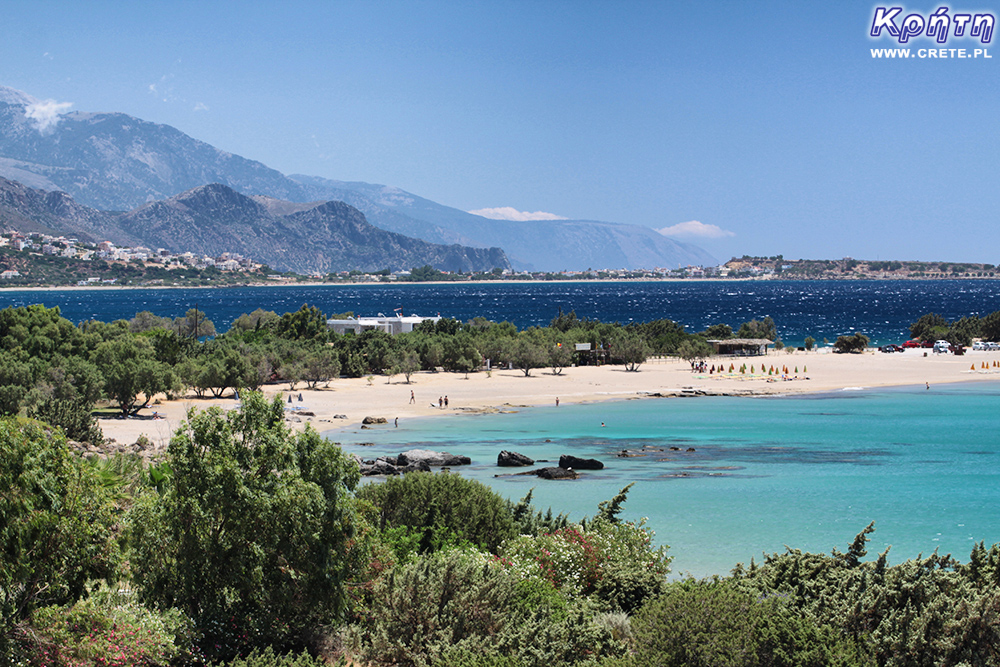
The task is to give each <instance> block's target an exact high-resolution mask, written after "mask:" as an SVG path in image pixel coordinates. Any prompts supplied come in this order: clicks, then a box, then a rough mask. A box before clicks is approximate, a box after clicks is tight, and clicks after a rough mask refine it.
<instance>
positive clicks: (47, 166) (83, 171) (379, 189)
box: [0, 86, 717, 271]
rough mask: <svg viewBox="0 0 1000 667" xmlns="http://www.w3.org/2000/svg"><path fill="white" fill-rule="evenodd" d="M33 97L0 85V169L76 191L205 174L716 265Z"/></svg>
mask: <svg viewBox="0 0 1000 667" xmlns="http://www.w3.org/2000/svg"><path fill="white" fill-rule="evenodd" d="M35 103H37V100H35V99H34V98H32V97H31V96H30V95H26V94H24V93H22V92H20V91H16V90H13V89H11V88H4V87H2V86H0V176H2V177H5V178H8V179H11V180H16V181H19V182H21V183H24V184H25V185H28V186H30V187H33V188H40V189H43V190H47V191H54V190H62V191H64V192H67V193H69V194H70V195H71V196H72V197H73V198H74V199H75V200H76V201H77V202H79V203H81V204H86V205H87V206H91V207H94V208H98V209H104V210H119V211H120V210H129V209H133V208H135V207H137V206H141V205H143V204H145V203H147V202H151V201H157V200H164V199H167V198H170V197H173V196H174V195H177V194H178V193H181V192H186V191H188V190H191V189H193V188H197V187H199V186H202V185H204V184H206V183H221V184H224V185H226V186H228V187H230V188H232V189H233V190H235V191H237V192H240V193H243V194H246V195H262V196H266V197H272V198H275V199H279V200H285V201H291V202H312V201H316V200H323V201H326V200H331V199H337V200H340V201H345V202H347V203H348V204H350V205H352V206H354V207H355V208H357V209H359V210H360V211H362V212H363V213H364V214H365V216H366V217H367V219H368V221H369V222H371V223H372V224H374V225H375V226H376V227H380V228H382V229H385V230H389V231H393V232H396V233H399V234H405V235H407V236H411V237H416V238H420V239H423V240H425V241H428V242H431V243H439V244H446V245H451V244H456V243H459V244H463V245H468V246H475V247H480V248H488V247H494V246H499V247H502V248H504V249H505V250H506V251H507V253H508V255H509V257H510V259H511V261H512V262H513V264H514V265H515V266H516V267H517V268H521V269H536V270H550V271H557V270H561V269H571V270H581V269H586V268H642V267H646V268H651V267H656V266H664V267H675V266H683V265H687V264H715V263H717V262H716V260H715V259H714V258H712V257H711V256H710V255H708V254H707V253H705V252H704V251H703V250H701V249H700V248H698V247H697V246H693V245H689V244H684V243H679V242H677V241H674V240H672V239H668V238H666V237H663V236H662V235H660V234H658V233H657V232H655V231H654V230H652V229H650V228H647V227H642V226H639V225H626V224H615V223H608V222H594V221H587V220H570V221H546V222H545V223H544V224H540V223H534V222H531V223H521V222H511V221H506V220H490V219H487V218H483V217H481V216H477V215H472V214H470V213H466V212H465V211H460V210H458V209H455V208H451V207H448V206H443V205H441V204H437V203H435V202H432V201H430V200H427V199H423V198H421V197H418V196H416V195H412V194H410V193H408V192H404V191H402V190H399V189H397V188H391V187H386V186H381V185H371V184H368V183H351V182H343V181H331V180H327V179H323V178H318V177H311V176H294V177H288V176H285V175H284V174H281V173H280V172H278V171H275V170H274V169H271V168H269V167H267V166H266V165H264V164H261V163H260V162H256V161H254V160H249V159H246V158H243V157H240V156H238V155H233V154H231V153H227V152H225V151H222V150H219V149H217V148H215V147H213V146H210V145H209V144H206V143H204V142H201V141H198V140H196V139H193V138H192V137H190V136H188V135H186V134H184V133H183V132H181V131H179V130H177V129H175V128H172V127H170V126H167V125H159V124H156V123H150V122H147V121H143V120H140V119H138V118H134V117H132V116H128V115H125V114H121V113H84V112H72V113H67V114H64V115H61V116H58V117H49V118H48V120H47V122H44V123H42V122H39V120H38V119H37V118H32V117H29V114H28V110H29V109H31V108H32V105H33V104H35Z"/></svg>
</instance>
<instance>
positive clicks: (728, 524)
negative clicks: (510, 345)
mask: <svg viewBox="0 0 1000 667" xmlns="http://www.w3.org/2000/svg"><path fill="white" fill-rule="evenodd" d="M452 407H453V408H455V407H461V406H457V405H456V404H455V402H454V401H453V402H452ZM386 416H389V415H386ZM998 416H1000V383H989V384H982V383H977V384H966V385H961V384H956V385H949V386H944V385H942V386H938V387H932V388H931V390H929V391H928V390H926V389H925V388H924V387H918V388H900V389H890V390H878V391H875V390H856V391H850V390H845V391H841V392H837V393H834V394H824V395H813V396H797V397H780V398H727V397H718V398H708V397H700V398H675V399H640V400H628V401H615V402H603V403H594V404H588V405H565V404H564V405H562V406H561V407H559V408H556V407H554V406H553V407H545V408H517V409H516V412H512V413H509V414H479V415H461V414H456V415H454V416H451V415H449V416H448V417H443V418H436V419H424V420H416V419H414V420H406V421H401V422H400V425H399V428H393V427H392V424H391V420H390V424H389V426H388V427H378V428H373V429H368V430H352V431H330V432H328V433H327V435H329V436H330V437H332V438H334V439H335V440H337V441H338V442H341V443H343V445H344V446H345V449H347V451H352V452H356V453H358V454H359V455H361V456H363V457H365V458H373V457H375V456H378V455H383V454H395V453H397V452H399V451H402V450H405V449H410V448H427V449H438V450H446V451H450V452H452V453H454V454H465V455H467V456H470V457H471V458H472V460H473V464H472V465H471V466H468V467H462V468H458V469H456V470H458V471H460V472H461V474H463V475H466V476H468V477H472V478H475V479H478V480H480V481H482V482H484V483H486V484H489V485H490V486H492V487H493V488H494V489H495V490H496V491H497V492H499V493H500V494H502V495H503V496H505V497H508V498H512V499H517V498H520V497H522V496H523V495H524V494H525V493H527V492H528V490H529V489H532V488H533V489H534V504H535V506H536V507H538V508H546V507H549V506H551V507H552V508H553V510H554V511H557V512H567V513H569V514H570V515H571V517H572V518H574V519H579V518H581V517H583V516H586V515H593V514H594V513H595V511H596V508H597V504H598V503H599V502H600V501H601V500H606V499H609V498H611V497H612V496H614V495H615V493H616V492H617V491H618V490H619V489H620V488H622V487H623V486H625V485H626V484H628V483H629V482H633V481H634V482H636V485H635V487H633V489H632V491H631V493H630V494H629V499H628V502H627V503H626V506H625V510H626V511H625V515H626V518H628V519H638V518H640V517H648V519H649V524H648V525H649V526H650V527H652V528H653V529H654V530H655V531H656V535H657V538H656V539H657V541H658V542H659V543H661V544H662V543H665V544H668V545H670V553H671V555H672V556H673V557H674V563H673V569H674V572H675V573H691V574H694V575H696V576H705V575H710V574H724V573H727V572H728V571H729V570H730V569H731V568H732V567H733V565H735V564H736V563H737V562H744V563H749V561H750V558H751V557H755V558H757V559H758V560H760V557H761V554H762V553H763V552H774V551H782V550H783V549H784V547H785V545H788V546H790V547H794V548H798V549H802V550H805V551H825V552H829V551H830V549H831V548H834V547H836V548H839V549H841V550H845V549H846V548H847V546H848V545H849V544H850V542H851V540H852V539H853V538H854V536H855V535H856V534H857V533H858V532H860V531H861V530H862V529H863V528H864V527H865V526H866V525H867V524H868V523H869V522H870V521H875V522H876V529H877V530H876V532H875V534H874V535H873V536H872V540H871V542H870V543H869V556H871V557H874V555H875V554H876V552H880V551H883V550H884V549H885V548H886V547H888V546H889V545H892V550H891V551H890V562H894V563H895V562H899V561H900V560H903V559H905V558H911V557H914V556H916V555H918V554H920V553H924V554H928V553H930V552H932V551H933V550H934V549H940V551H941V552H942V553H952V554H953V555H955V556H956V557H957V558H959V559H960V560H963V561H965V560H967V558H968V555H969V550H970V549H971V547H972V545H973V543H974V542H978V541H980V540H984V541H985V542H986V543H987V544H991V543H993V542H996V541H1000V435H998V430H997V419H998ZM602 422H604V423H605V424H606V426H604V427H602V426H601V423H602ZM358 443H372V444H370V445H364V446H361V445H359V444H358ZM671 447H675V448H678V449H679V450H680V451H671V450H670V448H671ZM643 448H645V451H646V453H645V455H643V456H641V457H632V458H621V457H618V456H617V455H618V454H619V453H620V452H621V451H622V450H626V449H627V450H629V451H632V452H637V451H640V450H643ZM689 448H693V449H694V451H686V450H688V449H689ZM502 449H511V450H515V451H518V452H521V453H523V454H526V455H528V456H530V457H532V458H534V459H536V460H540V459H548V460H549V461H551V462H552V463H551V465H555V464H556V463H557V462H558V459H559V456H560V454H565V453H572V454H574V455H576V456H581V457H594V458H598V459H600V460H601V461H603V462H604V463H605V466H606V468H605V469H604V470H602V471H593V472H590V471H585V472H582V473H581V474H582V476H581V479H579V480H576V481H565V482H552V481H544V480H540V479H538V478H536V477H534V476H512V475H509V474H507V473H509V472H510V471H511V470H512V469H501V468H497V467H496V455H497V453H498V452H499V451H500V450H502ZM543 465H544V464H543ZM515 471H516V469H515ZM497 474H501V475H503V476H500V477H496V476H495V475H497Z"/></svg>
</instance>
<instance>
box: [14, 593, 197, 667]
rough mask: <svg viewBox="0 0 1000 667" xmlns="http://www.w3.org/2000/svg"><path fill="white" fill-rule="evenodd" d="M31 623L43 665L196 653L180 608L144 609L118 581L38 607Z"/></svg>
mask: <svg viewBox="0 0 1000 667" xmlns="http://www.w3.org/2000/svg"><path fill="white" fill-rule="evenodd" d="M30 628H31V633H30V634H31V635H32V636H33V637H34V642H35V654H36V655H37V656H41V657H42V658H43V659H42V660H41V664H43V665H44V664H52V665H59V664H67V665H106V666H108V667H131V666H132V665H140V666H143V667H159V666H161V665H162V666H164V667H165V666H166V665H171V664H174V663H175V662H178V661H195V660H196V658H197V653H196V652H195V651H194V650H193V648H194V641H193V640H194V635H193V626H192V624H191V622H190V621H189V620H188V619H187V618H185V617H184V615H183V614H181V613H180V612H179V611H177V610H176V609H169V610H166V611H163V612H157V611H153V610H150V609H147V608H145V607H143V606H141V605H139V604H138V603H137V602H136V600H135V596H134V595H133V594H131V593H130V592H127V591H124V590H122V589H119V588H117V587H116V588H114V589H109V588H107V587H104V588H101V589H99V590H98V591H95V592H94V593H93V594H92V596H91V597H90V598H88V599H85V600H81V601H79V602H77V603H75V604H73V605H71V606H68V607H45V608H43V609H39V610H37V611H36V612H35V614H34V615H33V616H32V619H31V626H30ZM45 658H48V659H47V660H46V659H45Z"/></svg>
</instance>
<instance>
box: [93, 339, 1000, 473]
mask: <svg viewBox="0 0 1000 667" xmlns="http://www.w3.org/2000/svg"><path fill="white" fill-rule="evenodd" d="M925 352H926V356H925V354H924V353H925ZM708 363H709V366H712V365H713V364H720V363H722V364H725V369H726V370H725V372H723V373H722V374H717V373H713V374H708V373H692V372H691V369H690V365H689V364H688V363H687V362H684V361H682V360H679V359H675V358H664V359H655V360H650V361H649V362H647V363H645V364H643V365H642V366H640V367H639V370H638V372H626V371H625V370H624V368H623V367H622V366H581V367H573V368H566V369H564V370H563V372H562V373H561V374H558V375H557V374H553V373H552V371H551V369H548V368H542V369H535V370H533V371H532V372H531V375H530V376H528V377H525V376H524V373H523V372H522V371H519V370H516V369H515V370H507V369H502V370H497V369H494V370H493V371H492V372H486V371H478V372H474V373H469V374H468V376H466V375H464V374H462V373H446V372H437V373H435V372H420V373H415V374H414V375H413V376H412V377H411V380H412V382H411V383H409V384H407V383H406V379H405V377H404V376H402V375H396V376H393V377H392V378H386V376H384V375H383V376H374V377H373V378H372V380H371V381H370V382H369V380H368V379H367V378H365V377H362V378H350V379H338V380H335V381H333V382H331V383H330V385H329V387H326V388H317V389H305V388H304V385H299V386H298V387H297V388H296V389H295V390H294V391H290V390H289V387H288V385H287V384H281V385H277V384H274V385H267V386H265V387H263V391H264V394H265V396H267V397H268V398H272V397H274V396H276V395H278V394H281V395H282V398H283V400H285V401H286V402H287V399H288V398H289V397H291V398H292V401H291V403H286V407H287V408H288V410H287V416H288V423H289V424H290V425H291V426H292V427H293V428H303V427H304V426H305V425H306V424H311V425H312V426H313V427H314V428H315V429H316V430H318V431H320V432H323V431H328V430H334V429H337V430H339V429H345V428H357V427H360V426H361V425H362V424H361V422H362V420H363V419H364V418H365V417H376V418H378V417H381V418H385V419H386V420H387V421H388V423H389V424H392V423H393V421H394V420H395V419H396V418H398V419H399V420H400V421H403V420H406V419H413V418H427V417H436V418H444V417H446V416H450V417H455V416H460V415H464V414H480V413H484V412H502V411H504V410H508V409H517V408H522V407H535V406H543V405H544V406H554V405H555V402H556V399H557V398H558V399H559V403H560V405H571V404H586V403H597V402H601V401H610V400H631V399H639V398H654V397H661V398H669V397H696V396H782V395H793V394H806V393H809V394H818V393H828V392H836V391H841V390H845V389H862V390H863V389H877V388H881V387H901V386H924V385H927V386H929V388H930V389H929V390H933V389H934V387H935V386H936V385H939V384H950V383H959V382H980V381H991V380H992V381H998V380H1000V352H996V351H993V352H988V351H968V352H967V353H966V354H965V355H963V356H960V357H956V356H954V355H950V354H948V355H936V354H933V353H931V352H930V351H928V350H922V349H911V350H907V351H905V352H903V353H893V354H885V353H880V352H878V351H867V352H865V353H862V354H833V353H832V352H830V351H828V350H827V349H824V350H821V351H812V352H798V351H796V352H794V353H785V352H772V353H770V354H768V355H766V356H762V357H749V358H741V359H736V358H731V357H718V358H714V357H713V358H711V359H709V362H708ZM730 363H732V364H733V365H734V366H735V367H736V368H737V369H738V367H739V366H740V364H742V363H746V364H747V366H748V372H747V373H746V374H743V375H741V374H740V373H739V372H738V370H736V371H735V372H734V373H732V374H730V373H729V372H728V367H729V364H730ZM761 363H763V364H765V366H766V367H770V366H774V367H775V368H776V369H778V370H779V374H778V375H772V376H770V377H769V376H768V375H767V371H766V370H765V371H764V373H763V374H761V372H760V364H761ZM984 364H985V365H986V366H987V368H985V369H984V368H983V367H982V366H983V365H984ZM750 365H753V366H754V369H755V373H754V374H753V375H752V376H751V375H750V373H749V366H750ZM973 365H974V366H975V367H976V370H974V371H973V370H971V367H972V366H973ZM784 367H787V368H788V371H789V373H788V376H789V377H795V376H797V379H790V380H781V379H779V378H780V370H781V369H783V368H784ZM796 369H797V372H796ZM387 380H388V381H387ZM411 391H412V392H413V402H412V403H411V399H410V396H411V394H410V392H411ZM300 395H301V397H302V400H301V401H299V400H298V398H299V396H300ZM445 396H447V397H448V407H443V406H442V407H439V406H438V399H439V398H441V399H442V400H443V398H444V397H445ZM237 405H238V402H237V400H236V399H235V398H233V397H232V392H227V393H226V397H224V398H220V399H215V398H197V397H194V396H193V395H189V396H184V397H179V398H177V399H175V400H170V401H168V400H166V398H165V397H163V396H160V397H158V399H157V401H156V402H154V404H152V405H151V406H150V408H148V409H146V410H143V411H141V413H140V414H139V415H138V416H137V417H136V418H132V419H114V418H112V419H101V420H99V424H100V427H101V429H102V431H103V432H104V435H105V437H106V438H111V439H114V440H115V441H116V442H117V443H118V444H119V445H128V444H132V443H134V442H136V440H138V439H139V437H140V436H145V437H146V438H148V439H149V440H150V441H152V443H153V448H152V449H151V450H149V455H151V456H157V455H158V454H159V452H161V451H162V449H163V448H165V447H166V445H167V444H168V443H169V440H170V437H171V435H172V434H173V432H174V431H175V430H176V429H177V428H179V427H180V425H181V423H182V422H183V421H184V420H185V419H186V416H187V412H188V410H189V409H192V408H193V409H197V410H204V409H207V408H209V407H211V406H218V407H220V408H221V409H223V410H230V409H233V408H235V407H236V406H237Z"/></svg>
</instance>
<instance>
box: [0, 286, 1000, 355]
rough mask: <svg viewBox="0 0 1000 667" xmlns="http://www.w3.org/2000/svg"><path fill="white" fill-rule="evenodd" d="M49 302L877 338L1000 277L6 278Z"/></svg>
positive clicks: (9, 298) (989, 306)
mask: <svg viewBox="0 0 1000 667" xmlns="http://www.w3.org/2000/svg"><path fill="white" fill-rule="evenodd" d="M33 303H43V304H45V305H46V306H49V307H51V306H59V308H60V310H61V312H62V315H63V317H66V318H67V319H69V320H71V321H73V322H81V321H83V320H87V319H96V320H101V321H105V322H108V321H113V320H117V319H128V318H131V317H132V316H134V315H135V314H136V313H137V312H140V311H144V310H148V311H151V312H153V313H154V314H156V315H158V316H160V317H179V316H181V315H184V313H186V312H187V310H188V309H189V308H194V307H196V306H197V308H198V309H199V310H201V311H202V312H204V313H206V315H207V316H208V318H209V319H211V320H212V322H213V323H214V324H215V327H216V329H217V330H218V331H225V330H226V329H228V328H229V326H230V324H232V322H233V320H235V319H236V318H237V317H239V316H240V315H241V314H243V313H249V312H252V311H253V310H256V309H257V308H263V309H265V310H272V311H274V312H276V313H278V314H282V313H285V312H290V311H294V310H298V309H299V307H301V306H302V305H303V304H308V305H310V306H316V307H317V308H319V309H320V310H322V311H323V312H324V313H326V314H327V315H332V314H336V313H343V312H347V311H352V312H354V314H355V315H359V316H369V315H378V314H379V313H384V314H392V312H393V310H394V309H396V308H402V309H403V311H404V312H405V314H407V315H411V314H417V315H427V316H432V315H437V314H440V315H442V316H445V317H453V318H455V319H458V320H462V321H465V320H469V319H471V318H473V317H477V316H480V317H485V318H487V319H490V320H494V321H498V322H499V321H504V320H507V321H510V322H513V323H514V324H515V325H517V326H518V328H525V327H529V326H545V325H547V324H548V323H549V322H550V320H551V319H552V318H553V317H555V316H556V314H557V313H558V312H559V310H560V309H562V310H563V311H564V312H569V311H576V314H577V316H579V317H581V318H582V317H587V318H591V319H598V320H601V321H603V322H621V323H623V324H624V323H628V322H648V321H650V320H655V319H661V318H667V319H671V320H674V321H675V322H679V323H680V324H683V325H684V326H685V327H686V328H687V330H688V331H701V330H704V329H705V328H707V327H708V326H710V325H712V324H717V323H720V322H721V323H725V324H729V325H731V326H732V327H733V328H734V329H736V328H737V327H738V326H739V325H740V324H741V323H743V322H746V321H748V320H751V319H762V318H764V317H767V316H770V317H772V318H773V319H774V321H775V323H776V324H777V327H778V333H779V335H780V336H781V338H782V340H783V341H784V342H785V343H786V344H790V345H801V344H802V341H803V340H804V339H805V338H806V336H812V337H813V338H815V339H816V340H817V341H822V340H823V339H824V338H826V339H829V340H830V341H833V340H835V339H836V337H837V336H840V335H844V334H850V333H853V332H861V333H863V334H865V335H867V336H868V337H869V338H870V339H871V340H872V343H874V344H882V343H891V342H900V341H902V340H905V339H906V338H907V337H908V335H907V334H908V331H907V329H908V327H909V325H910V324H911V323H913V322H915V321H916V320H917V319H918V318H919V317H920V316H921V315H923V314H925V313H929V312H935V313H939V314H941V315H943V316H944V317H946V318H948V319H958V318H960V317H963V316H966V315H979V316H982V315H986V314H989V313H991V312H994V311H996V310H1000V280H927V281H913V280H906V281H857V280H851V281H778V280H773V281H749V282H735V281H733V282H730V281H672V282H545V283H458V284H400V285H385V284H372V285H363V284H362V285H337V286H307V287H300V286H287V287H285V286H283V287H239V288H199V289H133V288H118V289H95V290H64V291H61V290H50V291H38V290H0V307H3V306H24V305H28V304H33Z"/></svg>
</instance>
